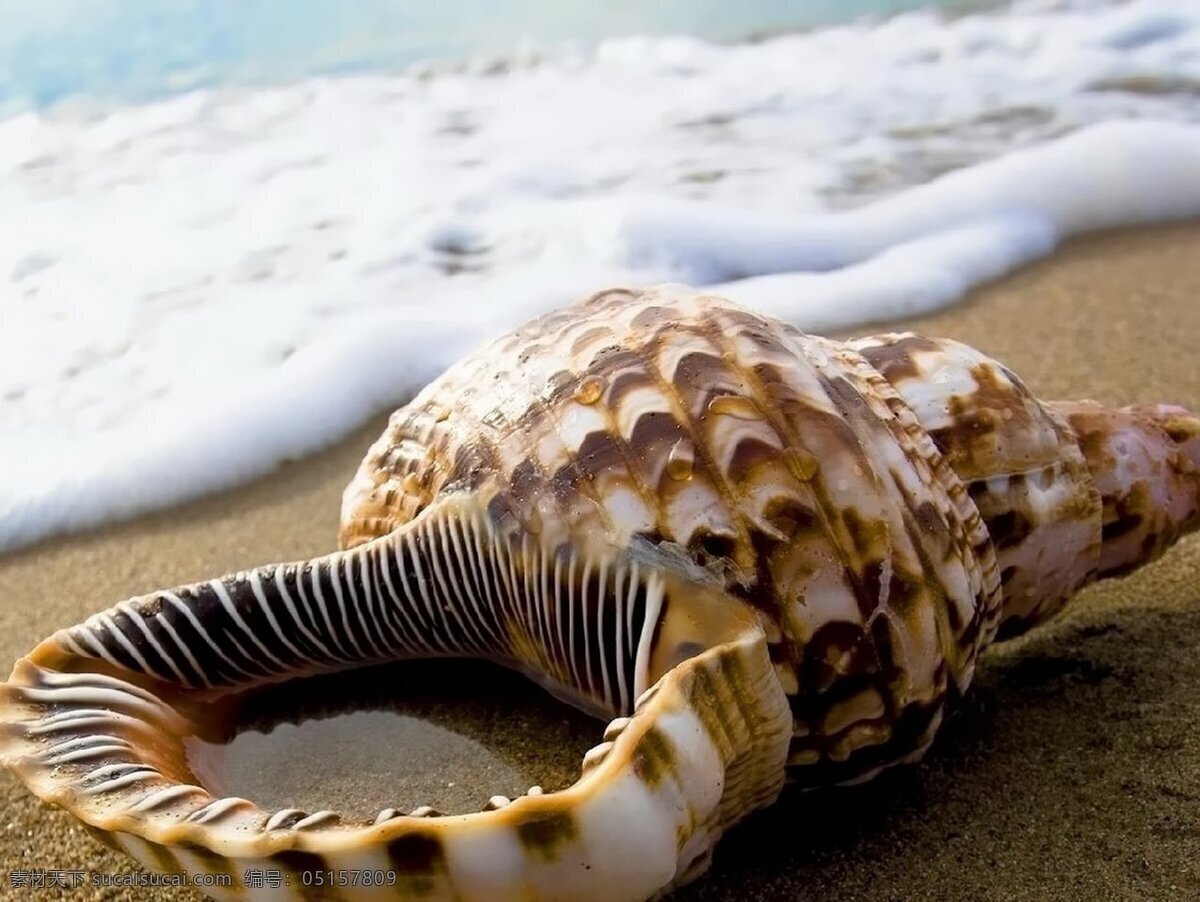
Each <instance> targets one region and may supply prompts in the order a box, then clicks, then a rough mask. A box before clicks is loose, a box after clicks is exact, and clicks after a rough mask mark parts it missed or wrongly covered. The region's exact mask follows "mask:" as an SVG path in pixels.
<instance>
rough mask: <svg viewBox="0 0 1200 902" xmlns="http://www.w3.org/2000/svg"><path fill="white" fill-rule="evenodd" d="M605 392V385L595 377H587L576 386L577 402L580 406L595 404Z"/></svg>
mask: <svg viewBox="0 0 1200 902" xmlns="http://www.w3.org/2000/svg"><path fill="white" fill-rule="evenodd" d="M603 390H604V383H602V382H601V381H600V380H599V379H598V378H597V377H595V376H587V377H585V378H584V379H583V380H582V381H581V382H580V383H579V384H578V385H577V386H575V400H576V401H578V402H579V403H580V404H595V403H596V402H597V401H599V400H600V393H601V392H602V391H603Z"/></svg>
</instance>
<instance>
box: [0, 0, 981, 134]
mask: <svg viewBox="0 0 1200 902" xmlns="http://www.w3.org/2000/svg"><path fill="white" fill-rule="evenodd" d="M984 5H990V4H988V3H986V2H984V0H942V2H930V0H924V2H922V0H743V2H736V3H731V2H729V0H657V2H653V3H647V2H644V0H605V2H602V3H595V2H584V0H440V2H435V3H429V2H424V3H421V2H416V0H33V2H31V0H0V114H2V113H6V112H8V113H11V112H13V111H15V110H20V109H28V108H35V109H37V108H44V107H47V106H51V105H53V104H56V103H59V102H61V101H63V100H65V99H68V98H81V99H84V100H86V101H91V102H102V103H124V102H136V101H143V100H151V99H155V98H158V97H163V96H166V95H169V94H173V93H176V92H180V91H185V90H190V89H193V88H201V87H211V86H214V85H222V84H278V83H285V82H288V81H291V80H294V79H297V78H302V77H305V76H311V75H328V74H336V73H341V72H362V71H371V70H389V69H396V68H401V67H404V66H406V65H409V64H412V63H414V62H418V61H425V60H434V61H457V60H463V59H467V58H471V57H477V56H494V55H503V54H505V53H507V52H511V51H512V50H513V49H514V48H516V47H519V46H521V44H522V43H524V42H533V43H534V44H535V45H536V46H539V47H553V46H556V45H561V44H563V43H565V42H576V43H584V44H587V43H592V42H595V41H598V40H602V39H604V38H608V37H616V36H621V35H628V34H665V33H671V34H691V35H695V36H698V37H703V38H708V39H713V40H733V39H739V38H745V37H748V36H752V35H755V34H760V33H764V32H772V31H781V30H788V29H798V28H811V27H817V26H822V25H830V24H834V23H837V22H842V21H850V20H853V19H858V18H860V17H863V16H876V17H879V16H887V15H891V14H894V13H897V12H902V11H905V10H910V9H914V8H918V7H925V6H935V7H943V8H949V9H955V10H961V9H965V8H973V7H979V6H984Z"/></svg>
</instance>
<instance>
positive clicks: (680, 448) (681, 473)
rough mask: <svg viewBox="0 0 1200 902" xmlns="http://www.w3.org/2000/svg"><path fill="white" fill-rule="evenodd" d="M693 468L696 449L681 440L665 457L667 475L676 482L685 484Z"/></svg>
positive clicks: (686, 441)
mask: <svg viewBox="0 0 1200 902" xmlns="http://www.w3.org/2000/svg"><path fill="white" fill-rule="evenodd" d="M695 467H696V449H695V448H694V447H693V446H692V443H691V442H690V441H688V440H687V439H685V438H681V439H680V440H679V441H677V442H676V443H675V444H674V445H673V446H672V447H671V453H670V454H668V455H667V475H668V476H670V477H671V478H672V479H674V480H676V481H678V482H685V481H687V480H689V479H691V478H692V471H693V470H694V469H695Z"/></svg>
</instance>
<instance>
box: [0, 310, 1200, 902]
mask: <svg viewBox="0 0 1200 902" xmlns="http://www.w3.org/2000/svg"><path fill="white" fill-rule="evenodd" d="M1198 462H1200V419H1197V417H1195V416H1193V415H1191V414H1189V413H1188V412H1187V411H1185V410H1183V409H1182V408H1177V407H1170V406H1150V407H1141V408H1126V409H1120V410H1113V409H1107V408H1104V407H1101V406H1099V405H1097V404H1093V403H1089V402H1078V403H1046V402H1042V401H1039V400H1038V399H1036V398H1035V397H1033V396H1032V395H1031V394H1030V392H1029V391H1028V390H1027V389H1026V388H1025V386H1024V385H1023V384H1022V383H1021V382H1020V380H1019V379H1017V377H1016V376H1014V375H1013V374H1012V373H1011V372H1009V371H1008V370H1007V369H1005V368H1004V367H1003V366H1002V365H1001V364H999V363H997V362H996V361H994V360H991V359H989V358H988V357H986V356H984V355H983V354H980V353H979V352H977V351H975V350H972V349H971V348H968V347H966V346H964V345H961V344H958V343H956V342H953V341H948V340H936V339H928V338H922V337H918V336H916V335H911V334H891V335H880V336H875V337H871V338H866V339H862V340H858V341H852V342H836V341H829V340H826V339H823V338H818V337H815V336H811V335H805V334H803V333H801V332H800V331H798V330H796V329H794V328H792V327H791V326H788V325H785V324H783V323H780V322H778V321H776V320H773V319H770V318H767V317H763V316H758V315H756V314H754V313H752V312H750V311H748V310H745V309H743V308H741V307H739V306H737V305H735V304H733V303H731V302H729V301H726V300H723V299H721V298H718V297H713V296H711V295H702V294H694V293H690V292H687V291H686V290H683V289H679V288H671V287H666V288H660V289H656V290H649V291H627V290H612V291H606V292H602V293H600V294H597V295H595V296H593V297H591V298H589V299H587V300H586V301H583V302H582V303H580V304H578V305H576V306H574V307H571V308H568V309H564V310H561V311H559V312H556V313H553V314H551V315H548V316H544V317H542V318H539V319H536V320H534V321H533V322H531V323H529V324H528V325H526V326H524V327H523V328H521V329H519V330H517V331H515V332H513V333H511V334H510V335H507V336H505V337H503V338H501V339H499V340H497V341H496V342H494V343H493V344H492V345H491V346H489V347H487V348H485V349H484V350H482V351H480V352H479V353H476V354H474V355H473V356H470V357H468V358H467V359H465V360H463V361H462V362H461V363H459V364H458V365H457V366H455V367H453V368H452V369H451V370H449V371H448V372H447V373H445V374H444V375H443V376H442V377H441V378H440V379H438V380H437V381H436V382H434V383H433V384H431V385H430V386H429V387H428V388H426V389H425V390H424V391H423V392H422V393H421V394H420V395H419V396H418V397H417V398H416V399H414V400H413V401H412V403H410V404H408V405H407V406H405V407H403V408H401V409H400V410H399V411H397V412H396V413H395V414H394V415H393V416H392V418H391V422H390V424H389V426H388V428H387V430H386V432H385V433H384V435H383V436H382V437H381V438H380V439H379V441H378V442H376V443H375V444H374V445H373V446H372V448H371V449H370V452H369V454H368V455H367V458H366V460H365V461H364V462H363V464H362V466H361V468H360V469H359V471H358V473H357V475H356V476H355V477H354V480H353V482H352V483H351V484H350V486H349V488H348V489H347V491H346V494H345V500H344V504H343V509H342V528H341V548H342V550H341V551H338V552H335V553H333V554H330V555H328V556H326V557H322V558H317V559H315V560H312V561H302V562H299V563H291V564H276V565H268V566H264V567H260V568H258V569H256V570H251V571H248V572H243V573H234V574H231V575H228V576H225V577H222V578H220V579H214V580H210V581H208V582H204V583H198V584H195V585H189V586H183V587H179V588H175V589H171V590H169V591H161V592H154V593H152V594H150V595H145V596H142V597H139V598H133V599H130V600H128V601H122V602H120V603H119V604H117V605H115V606H114V607H112V608H111V609H109V610H107V611H104V612H102V613H99V614H95V615H93V616H91V617H89V618H88V619H87V620H85V621H84V622H83V623H80V624H78V625H76V626H72V627H69V628H67V629H63V630H60V631H59V632H57V633H55V634H54V635H53V636H51V637H50V638H48V639H46V640H45V641H43V642H42V643H41V644H40V645H38V646H37V647H36V648H35V649H34V650H33V651H32V652H30V653H29V654H28V655H27V656H26V657H24V658H21V659H20V660H19V661H17V663H16V666H15V667H14V669H13V672H12V675H11V677H10V678H9V680H8V682H7V683H5V684H3V685H2V686H0V760H2V761H3V763H4V764H6V765H7V766H8V767H10V768H12V769H13V770H14V771H15V772H16V773H17V774H18V775H19V776H20V778H21V779H22V780H23V781H24V782H25V783H26V785H28V787H29V788H30V790H32V791H33V792H34V793H35V794H36V795H38V796H39V797H40V798H42V799H45V800H46V801H50V802H54V803H57V804H59V805H62V806H63V807H65V808H67V809H68V810H69V811H70V812H71V813H72V814H74V815H75V816H76V817H77V818H79V819H80V820H81V821H82V822H83V823H84V824H85V825H87V826H88V827H89V828H90V829H91V830H92V831H93V832H94V833H95V834H97V835H99V836H100V837H101V838H103V839H105V840H106V841H107V842H109V843H111V844H113V845H115V846H117V847H119V848H121V849H123V850H125V851H126V852H128V853H129V854H131V855H133V856H134V857H135V858H137V859H138V860H139V861H140V862H141V863H142V864H143V865H145V866H146V867H148V868H152V869H157V870H161V871H191V872H194V873H205V874H227V875H232V876H233V888H232V889H229V890H228V893H229V894H230V896H231V897H234V896H236V897H239V898H240V897H243V895H244V888H242V887H241V886H240V875H241V874H242V873H243V872H244V871H245V870H247V869H249V868H262V869H273V870H279V871H283V872H286V873H288V874H291V875H296V874H301V873H303V872H313V871H328V870H338V869H343V868H345V869H360V870H382V871H385V872H393V873H394V874H395V875H396V877H397V879H396V880H395V882H394V883H392V884H390V885H386V886H377V887H357V888H343V889H341V890H340V892H341V894H342V896H343V897H353V898H355V899H359V898H374V897H376V896H379V897H385V898H393V897H396V896H401V897H408V896H413V897H417V896H419V897H423V898H428V897H436V898H447V899H450V898H453V899H459V900H489V902H490V900H498V899H517V898H521V899H528V898H545V899H600V900H614V899H640V898H645V897H649V896H652V895H654V894H657V893H661V892H663V891H664V890H667V889H669V888H670V887H672V886H675V885H678V884H680V883H682V882H684V881H687V880H690V879H692V878H694V877H696V876H697V875H699V874H700V873H701V872H703V870H704V868H705V867H706V865H707V863H708V861H709V857H710V855H711V852H712V849H713V846H714V844H715V843H716V842H717V840H718V839H719V838H720V836H721V834H722V833H723V832H724V831H725V830H726V829H727V828H728V827H729V826H730V825H731V824H733V823H735V822H736V821H738V820H740V819H741V818H743V817H745V816H746V815H748V814H749V813H750V812H752V811H754V810H755V809H757V808H760V807H762V806H765V805H769V804H771V803H772V802H773V801H774V800H775V799H776V797H777V796H778V794H779V792H780V790H781V788H782V787H783V785H784V783H785V781H788V780H790V781H793V782H796V783H799V784H802V785H806V786H814V785H820V784H827V783H843V782H852V781H858V780H862V779H865V778H868V777H870V776H871V775H873V774H875V773H877V772H878V771H879V770H880V769H882V768H885V767H888V766H890V765H893V764H896V763H898V762H906V761H915V760H916V759H918V758H919V757H920V756H921V755H922V753H924V751H925V750H926V749H927V748H928V746H929V744H930V742H931V741H932V740H933V737H934V734H935V733H936V732H937V729H938V725H939V724H940V723H941V721H942V718H943V715H944V712H945V711H946V708H947V706H948V705H949V704H951V703H952V702H953V701H954V700H955V699H956V698H957V696H958V695H959V694H960V693H962V692H964V691H965V690H966V689H967V686H968V684H969V683H970V681H971V677H972V674H973V671H974V668H975V663H976V660H977V659H978V656H979V654H980V652H982V651H983V650H984V649H985V648H986V647H987V646H988V644H989V643H990V642H992V641H993V640H994V639H995V638H997V637H1003V636H1009V635H1013V634H1015V633H1018V632H1020V631H1023V630H1025V629H1027V628H1029V627H1030V626H1032V625H1034V624H1036V623H1038V622H1040V621H1042V620H1044V619H1046V618H1047V617H1049V616H1051V615H1052V614H1054V613H1055V612H1056V611H1058V610H1059V609H1060V608H1061V607H1062V605H1063V604H1064V603H1065V602H1066V600H1067V599H1068V598H1069V597H1070V596H1071V595H1072V594H1073V593H1074V592H1076V591H1077V590H1078V589H1079V588H1080V587H1082V586H1084V585H1086V584H1087V583H1089V582H1091V581H1093V580H1095V579H1097V578H1099V577H1104V576H1111V575H1116V574H1120V573H1124V572H1126V571H1128V570H1129V569H1131V568H1133V567H1137V566H1139V565H1140V564H1142V563H1145V562H1146V561H1149V560H1151V559H1153V558H1155V557H1157V556H1158V555H1159V554H1161V553H1162V552H1163V551H1164V550H1165V549H1166V548H1167V547H1168V546H1169V545H1170V544H1171V543H1172V542H1174V541H1175V540H1176V539H1177V538H1178V537H1179V536H1180V535H1181V534H1182V533H1183V532H1185V531H1187V530H1189V529H1192V528H1194V527H1195V526H1196V525H1197V522H1198V521H1200V514H1198V510H1197V509H1198V505H1200V474H1198V470H1197V463H1198ZM411 656H479V657H484V658H489V659H493V660H496V661H499V662H502V663H504V664H506V665H509V666H511V667H514V668H518V669H520V670H521V671H523V672H525V673H527V674H528V675H530V676H531V677H533V678H534V679H536V680H538V681H539V682H540V683H542V684H543V685H544V686H546V687H547V688H549V689H550V690H551V691H553V692H554V693H556V694H557V695H559V696H560V697H563V698H566V699H569V700H571V701H573V702H575V703H576V704H578V705H580V706H582V707H584V708H586V709H588V710H591V711H594V712H597V713H600V714H603V715H604V716H605V717H606V718H609V719H610V722H609V723H608V726H607V727H606V729H605V730H604V733H603V739H602V741H601V742H600V743H599V744H598V745H597V746H596V747H595V748H593V749H592V750H591V751H590V752H588V754H587V755H586V756H585V758H584V760H583V768H582V775H581V777H580V778H579V780H578V782H577V783H575V784H574V785H573V786H571V787H570V788H568V789H565V790H563V791H560V792H541V791H540V790H536V789H535V790H534V791H531V792H530V793H529V794H527V795H525V796H522V797H520V798H518V799H515V800H509V799H507V798H502V797H496V798H493V799H492V801H491V802H490V803H489V804H488V806H487V808H486V809H485V810H484V811H481V812H478V813H474V814H467V815H461V816H445V817H443V816H436V815H435V813H433V812H431V811H430V810H428V809H418V810H416V811H413V812H409V813H403V812H399V811H396V810H394V809H390V808H389V809H383V810H382V811H380V812H379V814H378V816H377V817H375V818H374V820H373V821H357V820H354V819H351V818H348V817H344V816H342V815H339V814H337V813H335V812H333V811H313V812H307V811H297V810H283V811H265V810H262V809H261V808H259V807H258V806H257V805H256V804H255V803H254V802H253V801H250V800H246V799H241V798H216V797H214V795H213V794H212V793H211V792H210V791H209V790H208V789H206V788H205V786H204V785H202V783H201V781H200V779H198V778H197V776H196V774H195V773H193V772H192V770H191V769H190V768H189V765H188V762H187V759H186V757H185V755H184V740H185V738H186V737H188V736H190V735H193V734H196V733H197V732H199V731H200V730H202V729H203V727H204V725H205V723H206V722H207V719H208V718H211V717H212V713H211V712H212V710H213V709H214V704H213V703H214V701H215V700H217V699H220V698H221V697H222V696H224V695H226V694H228V693H231V692H234V691H239V692H240V691H243V690H246V689H248V688H252V687H254V686H257V685H261V684H266V683H270V682H274V681H280V680H287V679H292V678H296V677H302V676H305V675H309V674H315V673H319V672H324V671H332V670H337V669H341V668H347V667H354V666H357V665H362V664H368V663H372V662H380V661H387V660H392V659H397V658H404V657H411ZM303 891H304V887H303V885H302V881H301V880H299V879H292V880H291V881H290V886H288V885H285V886H284V887H283V888H280V889H274V888H272V889H269V890H263V892H264V893H270V894H273V895H271V896H270V897H271V898H276V897H279V898H291V897H296V898H299V897H301V895H302V894H303ZM214 892H215V893H217V894H220V893H221V892H224V891H223V890H220V889H218V890H214Z"/></svg>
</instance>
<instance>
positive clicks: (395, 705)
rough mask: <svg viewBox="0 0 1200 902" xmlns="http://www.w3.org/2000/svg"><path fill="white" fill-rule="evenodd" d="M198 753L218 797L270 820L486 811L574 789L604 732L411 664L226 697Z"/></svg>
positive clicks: (452, 670) (499, 674)
mask: <svg viewBox="0 0 1200 902" xmlns="http://www.w3.org/2000/svg"><path fill="white" fill-rule="evenodd" d="M208 710H209V713H210V714H211V718H206V720H205V722H204V723H202V724H198V725H197V726H198V733H197V735H194V736H192V737H190V738H188V739H187V740H186V741H185V748H186V752H187V760H188V765H189V766H190V768H191V769H192V771H193V773H194V774H195V775H196V777H197V778H198V779H199V782H200V783H201V784H202V785H204V786H205V788H206V789H208V790H209V791H210V792H212V793H213V794H214V795H217V796H238V797H241V798H246V799H249V800H251V801H252V802H254V803H256V804H257V805H258V806H259V807H261V808H263V809H264V810H266V811H278V810H282V809H288V808H295V809H299V810H302V811H308V812H312V811H322V810H331V811H336V812H338V813H339V814H341V815H343V816H344V817H345V818H346V819H348V820H359V821H368V822H369V821H371V820H372V819H373V818H374V817H375V816H376V815H377V814H378V813H379V812H380V811H381V810H383V809H387V808H395V809H397V810H399V811H404V812H408V811H412V810H414V809H418V808H421V807H422V806H430V807H432V808H434V809H435V810H437V811H438V812H439V813H442V814H465V813H469V812H473V811H479V810H481V809H482V808H484V807H485V805H486V804H487V802H488V800H489V799H490V798H491V797H493V796H496V795H502V796H506V797H508V798H517V797H519V796H521V795H523V794H525V793H526V792H528V790H529V789H530V787H531V786H535V785H536V786H541V787H542V788H543V790H545V791H546V792H552V791H554V790H558V789H564V788H566V787H567V786H569V785H571V784H572V783H574V782H575V781H576V780H577V779H578V778H579V773H580V761H581V760H582V758H583V756H584V754H585V753H586V752H587V750H588V749H589V748H591V747H592V746H594V745H595V744H596V741H597V736H598V732H599V731H600V730H602V729H603V725H602V724H601V723H600V722H599V721H597V720H595V719H593V718H591V717H589V716H588V715H586V714H583V713H581V712H579V711H576V710H574V709H572V708H570V707H569V706H567V705H565V704H563V703H562V702H559V701H557V700H555V699H554V698H552V697H551V696H549V695H548V694H547V693H546V692H544V691H543V690H541V689H540V688H538V687H537V686H536V685H534V684H533V683H531V682H530V681H529V680H527V679H525V678H524V677H522V676H521V675H520V674H517V673H514V672H512V671H510V670H507V669H505V668H503V667H500V666H498V665H495V664H490V663H487V662H481V661H465V660H454V661H406V662H402V663H397V664H387V665H381V666H376V667H369V668H362V669H359V670H352V671H347V672H343V673H338V674H331V675H327V676H319V677H309V678H303V679H297V680H292V681H290V682H287V683H283V684H278V685H274V686H270V687H266V688H261V689H258V690H253V691H250V692H246V693H241V694H237V695H231V696H227V697H226V698H223V699H221V700H220V701H219V702H217V703H214V704H212V705H211V706H208Z"/></svg>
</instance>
